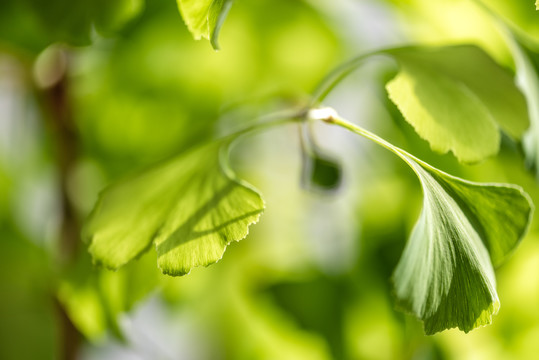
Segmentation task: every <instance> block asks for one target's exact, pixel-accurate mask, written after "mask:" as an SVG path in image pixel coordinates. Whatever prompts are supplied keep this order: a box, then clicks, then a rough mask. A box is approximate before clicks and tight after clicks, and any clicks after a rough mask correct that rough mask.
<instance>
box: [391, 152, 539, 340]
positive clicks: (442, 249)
mask: <svg viewBox="0 0 539 360" xmlns="http://www.w3.org/2000/svg"><path fill="white" fill-rule="evenodd" d="M402 154H403V156H404V157H406V159H407V162H408V163H409V164H410V166H411V167H412V168H413V169H414V171H415V172H416V174H417V175H418V177H419V179H420V181H421V184H422V187H423V194H424V200H423V209H422V211H421V215H420V218H419V220H418V222H417V224H416V225H415V227H414V230H413V231H412V234H411V236H410V239H409V241H408V243H407V245H406V247H405V250H404V253H403V255H402V257H401V260H400V261H399V264H398V265H397V268H396V269H395V273H394V283H395V291H396V294H397V297H398V299H399V305H400V306H401V307H402V308H404V309H405V310H407V311H409V312H411V313H413V314H415V315H416V316H417V317H418V318H420V319H421V320H423V321H424V325H425V332H426V333H427V334H433V333H435V332H438V331H442V330H444V329H449V328H453V327H458V328H459V329H460V330H463V331H465V332H468V331H470V330H472V329H474V328H476V327H478V326H481V325H487V324H490V323H491V321H492V315H494V314H496V313H497V311H498V308H499V300H498V295H497V293H496V279H495V275H494V270H493V266H492V264H494V265H499V264H501V263H502V262H503V260H504V259H505V258H506V256H507V255H508V254H510V253H511V252H512V251H513V250H514V249H515V247H516V246H517V245H518V243H519V242H520V239H521V238H522V236H523V235H524V233H525V232H526V229H527V227H528V223H529V221H530V220H531V214H532V205H531V201H530V199H529V197H528V196H527V195H526V194H525V193H524V192H523V191H522V189H520V188H519V187H517V186H511V185H502V184H482V183H473V182H469V181H466V180H463V179H459V178H456V177H454V176H451V175H448V174H445V173H443V172H441V171H439V170H437V169H435V168H433V167H431V166H429V165H427V164H425V163H423V162H421V161H417V160H414V159H412V158H411V157H409V156H407V155H406V154H405V153H402Z"/></svg>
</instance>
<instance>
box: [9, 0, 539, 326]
mask: <svg viewBox="0 0 539 360" xmlns="http://www.w3.org/2000/svg"><path fill="white" fill-rule="evenodd" d="M177 3H178V8H179V11H180V13H181V15H182V17H183V19H184V21H185V23H186V25H187V27H188V29H189V30H190V32H191V33H192V35H193V36H194V38H195V39H200V38H206V39H208V40H210V42H211V45H212V46H213V48H214V49H218V48H219V44H218V36H219V31H220V29H221V26H222V24H223V22H224V20H225V18H226V15H227V13H228V11H229V10H230V8H231V6H232V3H233V0H177ZM55 4H56V7H50V6H44V5H43V4H41V3H39V2H36V1H32V0H25V1H20V2H17V3H14V2H12V3H10V4H8V3H6V4H5V6H12V7H16V9H10V11H9V12H8V11H6V12H4V13H10V14H25V13H27V12H28V9H30V11H29V13H31V14H34V15H35V16H33V17H31V18H30V19H25V21H23V22H20V23H21V24H22V26H25V27H26V28H28V31H26V32H30V33H35V34H36V37H35V40H34V41H33V42H32V43H28V44H27V45H26V47H27V48H29V49H32V50H36V51H38V50H40V49H41V48H43V47H44V46H46V45H47V44H48V43H50V42H51V40H50V39H55V40H58V39H60V40H65V41H68V42H70V43H73V44H86V43H88V42H89V41H90V36H91V30H92V28H93V27H95V28H96V29H97V30H98V31H99V32H101V33H105V34H106V33H109V32H114V31H117V30H118V29H120V28H121V27H122V26H124V25H125V24H126V23H127V22H128V21H130V20H131V19H132V18H134V17H135V16H136V14H137V13H138V12H139V11H140V9H141V7H142V6H143V2H142V1H141V0H123V1H118V2H112V3H110V4H109V2H106V1H105V2H103V3H102V4H101V5H102V7H104V8H105V9H103V8H102V7H98V6H96V5H95V4H94V3H92V4H90V2H87V1H86V2H85V1H82V2H79V3H77V4H78V5H77V6H78V7H80V9H79V10H80V11H76V12H75V13H76V14H79V15H80V16H79V17H77V16H74V17H69V18H64V19H63V22H62V23H60V24H55V25H56V26H49V24H50V23H51V22H53V21H56V19H58V18H59V16H58V14H59V13H62V12H63V8H62V7H67V6H71V4H70V3H69V4H68V2H65V1H63V2H62V1H60V2H55ZM2 13H3V12H2V8H1V5H0V20H5V21H0V33H1V34H2V35H4V34H7V35H6V36H5V38H8V39H10V38H12V37H13V36H16V33H14V32H9V31H8V30H9V29H11V28H13V27H14V25H12V24H13V22H19V20H18V18H17V17H12V18H11V19H2V16H1V14H2ZM21 16H22V15H21ZM499 21H502V22H503V20H500V19H499ZM501 26H502V27H503V28H504V29H505V31H506V32H507V38H508V41H509V42H510V44H511V46H512V51H513V55H514V58H515V62H516V67H517V73H518V77H519V79H520V82H519V86H520V90H519V89H518V88H517V86H515V84H514V81H513V77H512V75H511V74H510V73H508V72H507V71H506V70H505V69H503V68H501V67H500V66H499V65H498V64H497V63H496V62H494V61H493V60H492V59H491V58H490V57H489V56H488V55H487V54H486V53H484V52H483V51H482V50H481V49H479V48H477V47H475V46H451V47H440V48H425V47H406V48H398V49H390V50H385V51H378V52H376V53H375V54H376V55H384V56H387V57H390V58H391V59H393V60H394V61H396V62H397V63H398V64H399V71H398V73H397V75H396V76H395V77H394V78H393V79H392V80H391V81H390V82H389V83H388V84H387V86H386V88H387V92H388V95H389V98H390V99H391V100H392V101H393V102H394V103H395V104H396V105H397V107H398V109H399V110H400V111H401V112H402V114H403V116H404V118H405V120H406V121H407V122H409V123H410V124H411V125H412V126H413V128H414V129H415V131H416V132H417V134H418V135H419V136H420V137H422V138H423V139H425V140H426V141H428V142H429V143H430V145H431V148H432V149H433V150H434V151H436V152H440V153H446V152H449V151H451V152H452V153H453V154H454V155H455V157H456V158H457V159H458V160H459V161H461V162H463V163H476V162H479V161H481V160H483V159H485V158H487V157H489V156H493V155H495V154H496V153H497V152H498V151H499V148H500V143H501V138H502V135H501V133H502V132H503V133H505V134H506V135H507V136H508V137H509V138H510V139H512V140H514V141H517V142H518V141H520V140H521V139H522V138H523V143H524V151H525V153H526V156H527V161H528V163H529V165H530V167H535V168H536V169H539V166H537V162H538V161H539V145H538V144H539V103H538V102H537V100H536V99H537V98H538V97H539V76H538V74H539V73H538V71H539V55H538V54H539V45H536V43H535V40H534V39H530V38H527V37H526V36H524V35H522V32H520V31H519V30H518V29H515V28H513V27H511V26H509V25H505V24H502V25H501ZM49 28H50V29H55V31H56V33H54V34H49V33H48V32H47V31H42V29H49ZM13 40H14V41H16V39H13ZM364 58H365V56H363V57H361V58H358V59H355V60H353V61H352V62H350V63H349V64H348V65H347V66H345V67H344V68H341V69H339V70H338V71H337V73H336V74H332V75H331V76H330V77H329V79H330V81H329V83H327V82H325V83H323V89H322V90H321V91H319V93H322V94H326V93H327V92H328V91H330V90H331V88H333V87H334V86H335V85H336V84H337V83H338V81H339V80H340V79H341V78H342V77H344V76H346V74H348V73H349V72H350V71H351V70H353V69H355V68H356V67H357V66H358V65H359V64H360V63H361V61H362V60H363V59H364ZM359 60H361V61H359ZM521 91H522V92H523V93H524V95H525V96H526V97H527V99H528V102H526V99H525V97H524V96H523V95H522V93H521ZM322 99H323V96H317V95H315V96H313V102H312V104H311V106H309V108H307V109H304V110H302V111H300V112H299V113H298V114H297V116H292V117H291V118H290V119H289V121H301V122H303V123H307V122H309V121H319V120H322V121H325V122H327V123H329V124H332V125H337V126H341V127H343V128H345V129H348V130H350V131H352V132H355V133H357V134H359V135H361V136H364V137H366V138H368V139H370V140H372V141H374V142H376V143H378V144H380V145H382V146H384V147H385V148H387V149H389V150H390V151H391V152H393V153H395V154H396V155H397V156H399V157H400V158H401V159H402V160H403V161H405V162H406V163H407V164H408V165H409V166H410V167H411V168H412V170H413V171H414V172H415V173H416V175H417V176H418V178H419V180H420V182H421V184H422V188H423V195H424V201H423V209H422V211H421V214H420V216H419V220H418V222H417V224H416V225H415V227H414V229H413V231H412V233H411V236H410V239H409V241H408V243H407V245H406V248H405V250H404V252H403V254H402V257H401V260H400V262H399V263H398V265H397V267H396V269H395V272H394V275H393V282H394V289H395V294H396V297H397V303H398V305H399V307H401V308H402V309H403V310H404V311H407V312H410V313H412V314H414V315H415V316H417V317H418V318H419V319H421V320H422V321H423V322H424V324H425V331H426V333H428V334H432V333H435V332H438V331H441V330H444V329H448V328H452V327H458V328H459V329H461V330H463V331H466V332H468V331H470V330H471V329H473V328H475V327H477V326H480V325H486V324H489V323H490V322H491V321H492V315H494V314H495V313H496V312H497V311H498V308H499V300H498V295H497V292H496V279H495V275H494V268H495V267H497V266H499V265H500V264H501V263H502V262H503V261H504V260H505V259H506V258H507V256H508V255H509V254H510V253H511V252H512V251H514V249H515V248H516V246H517V245H518V243H519V242H520V240H521V239H522V237H523V236H524V234H525V232H526V230H527V228H528V225H529V222H530V220H531V215H532V212H533V205H532V203H531V200H530V199H529V197H528V196H527V194H526V193H525V192H523V190H522V189H521V188H519V187H518V186H514V185H507V184H484V183H473V182H469V181H466V180H463V179H460V178H457V177H454V176H452V175H449V174H447V173H445V172H443V171H441V170H438V169H436V168H434V167H432V166H431V165H429V164H427V163H425V162H423V161H421V160H420V159H418V158H416V157H414V156H413V155H411V154H409V153H408V152H406V151H404V150H402V149H400V148H397V147H395V146H394V145H392V144H390V143H388V142H386V141H385V140H383V139H381V138H379V137H377V136H376V135H374V134H371V133H369V132H367V131H366V130H364V129H362V128H360V127H357V126H355V125H352V124H350V123H349V122H347V121H344V120H343V119H340V118H339V117H338V115H336V114H335V113H333V112H325V111H322V112H320V111H313V108H315V107H317V106H318V102H319V101H321V100H322ZM528 119H530V122H528ZM241 134H243V132H242V133H238V134H235V135H232V136H230V137H228V138H225V139H221V140H218V141H215V142H212V143H208V144H204V145H201V146H197V147H195V148H193V149H191V150H190V151H187V152H185V153H182V154H180V155H179V156H177V157H175V158H173V159H171V160H169V161H166V162H164V163H163V164H160V165H157V166H155V167H153V168H151V169H149V170H147V171H145V172H142V173H140V174H139V175H137V176H133V177H130V178H127V179H125V180H123V181H121V182H118V183H116V184H114V185H111V186H109V187H108V188H107V189H105V190H104V191H103V192H102V193H101V195H100V198H99V200H98V202H97V204H96V205H95V208H94V210H93V212H92V214H91V215H90V217H89V219H88V220H87V222H86V225H85V228H84V234H83V236H84V238H85V239H86V241H87V242H88V243H89V251H90V253H91V255H92V257H93V258H94V260H95V261H96V262H97V263H101V264H103V265H104V266H106V267H107V268H111V269H118V268H119V267H122V266H124V265H125V264H127V263H129V262H130V261H131V260H133V259H135V258H137V257H138V256H140V255H141V254H142V253H144V252H145V251H147V250H148V249H149V248H150V247H153V246H155V248H156V251H157V263H158V267H159V268H160V269H161V271H162V272H163V273H165V274H169V275H174V276H177V275H185V274H187V273H189V272H190V270H191V269H192V268H193V267H196V266H208V265H210V264H213V263H215V262H217V261H218V260H219V259H221V257H222V256H223V253H224V252H225V250H226V247H227V246H228V245H229V244H230V243H231V242H233V241H239V240H242V239H243V238H245V237H246V236H247V234H248V230H249V226H250V225H251V224H254V223H256V222H257V221H258V220H259V218H260V215H261V214H262V212H263V210H264V206H265V205H264V201H263V199H262V197H261V195H260V193H259V192H258V191H257V190H256V189H255V188H254V187H253V186H251V185H250V184H248V183H246V182H245V181H243V180H241V179H238V178H237V177H236V175H235V174H234V172H233V171H232V170H231V167H230V165H229V160H228V151H229V147H230V145H231V143H232V142H234V141H235V140H236V139H237V138H238V137H239V136H240V135H241ZM523 134H525V135H524V137H523ZM313 149H314V150H313ZM313 149H311V150H312V151H307V152H306V158H305V159H306V160H305V164H306V167H305V169H304V182H305V183H306V185H307V187H315V188H322V189H331V188H333V187H334V186H336V184H338V183H339V179H340V168H339V166H338V165H336V164H335V162H334V161H333V159H331V158H328V157H327V156H326V155H324V154H323V153H322V152H320V151H319V150H317V149H316V147H314V148H313ZM328 169H329V173H330V175H331V176H329V178H323V177H322V175H321V174H326V175H327V173H328V171H327V170H328ZM537 174H538V175H537V176H538V177H539V170H537ZM75 282H76V281H73V283H75ZM70 291H71V290H70V289H69V288H67V287H66V288H65V289H64V291H63V292H64V293H65V294H67V293H69V292H70ZM65 297H66V298H69V296H68V295H65Z"/></svg>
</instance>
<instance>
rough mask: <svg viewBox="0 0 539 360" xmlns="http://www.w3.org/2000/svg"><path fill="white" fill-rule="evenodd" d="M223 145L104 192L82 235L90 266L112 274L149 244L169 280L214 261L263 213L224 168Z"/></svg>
mask: <svg viewBox="0 0 539 360" xmlns="http://www.w3.org/2000/svg"><path fill="white" fill-rule="evenodd" d="M227 145H228V144H227V143H226V142H225V143H223V141H220V142H216V143H210V144H207V145H204V146H201V147H199V148H196V149H194V150H191V151H190V152H188V153H186V154H183V155H181V156H179V157H177V158H175V159H172V160H170V161H168V162H166V163H164V164H162V165H160V166H157V167H155V168H153V169H151V170H149V171H146V172H143V173H141V174H140V175H138V176H136V177H132V178H129V179H127V180H125V181H123V182H120V183H118V184H116V185H112V186H110V187H109V188H107V189H105V190H104V191H103V192H102V193H101V194H100V197H99V200H98V202H97V204H96V206H95V208H94V210H93V212H92V214H91V215H90V217H89V219H88V221H87V223H86V226H85V229H84V236H85V238H87V239H88V240H89V241H90V246H89V251H90V253H91V254H92V256H93V258H94V260H95V261H96V262H98V263H101V264H103V265H105V266H106V267H108V268H112V269H116V268H118V267H120V266H122V265H124V264H126V263H127V262H129V261H130V260H132V259H134V258H135V257H137V256H138V255H140V254H141V253H142V252H144V251H145V250H147V249H148V248H149V247H150V246H151V245H152V243H153V244H154V245H155V247H156V249H157V255H158V260H157V261H158V266H159V267H160V269H161V270H162V272H163V273H165V274H169V275H184V274H187V273H189V271H190V270H191V268H193V267H196V266H208V265H210V264H213V263H215V262H217V261H218V260H219V259H221V257H222V255H223V253H224V251H225V249H226V247H227V245H228V244H230V243H231V242H232V241H239V240H241V239H243V238H244V237H245V236H247V233H248V228H249V225H251V224H254V223H256V222H257V221H258V219H259V217H260V214H261V213H262V211H263V209H264V201H263V200H262V198H261V196H260V194H259V193H258V192H257V191H256V190H255V189H254V188H253V187H251V186H250V185H249V184H247V183H245V182H243V181H241V180H239V179H237V178H236V177H235V175H234V174H233V173H232V171H231V170H230V168H229V167H228V157H227V154H226V150H227V149H228V147H227Z"/></svg>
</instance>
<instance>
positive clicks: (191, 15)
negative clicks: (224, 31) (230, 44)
mask: <svg viewBox="0 0 539 360" xmlns="http://www.w3.org/2000/svg"><path fill="white" fill-rule="evenodd" d="M176 1H177V2H178V9H179V10H180V13H181V15H182V17H183V20H184V21H185V24H186V25H187V28H188V29H189V31H190V32H191V34H192V35H193V37H194V38H195V40H200V39H201V38H205V39H208V40H210V43H211V45H212V47H213V48H214V49H215V50H219V31H220V30H221V26H222V25H223V23H224V21H225V19H226V16H227V15H228V11H229V10H230V8H231V7H232V2H233V0H176Z"/></svg>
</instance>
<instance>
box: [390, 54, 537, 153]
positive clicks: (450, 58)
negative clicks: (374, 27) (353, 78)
mask: <svg viewBox="0 0 539 360" xmlns="http://www.w3.org/2000/svg"><path fill="white" fill-rule="evenodd" d="M384 53H387V54H389V55H391V56H392V57H393V58H394V59H395V60H397V62H398V63H399V65H400V71H399V73H398V74H397V76H396V77H395V78H394V79H393V80H391V81H390V82H389V83H388V84H387V91H388V93H389V97H390V98H391V100H392V101H393V102H394V103H395V104H396V105H397V107H398V108H399V110H400V111H401V112H402V114H403V115H404V118H405V119H406V121H408V122H409V123H410V124H411V125H412V126H413V127H414V128H415V130H416V132H417V133H418V134H419V136H421V137H422V138H423V139H425V140H427V141H428V142H429V143H430V145H431V147H432V149H433V150H435V151H438V152H440V153H446V152H448V151H452V152H453V153H454V154H455V156H456V157H457V158H458V159H459V160H460V161H462V162H466V163H473V162H478V161H480V160H483V159H484V158H486V157H488V156H491V155H494V154H496V153H497V152H498V149H499V144H500V135H499V127H501V129H503V130H504V131H505V132H506V133H507V134H508V135H510V136H511V137H513V138H515V139H519V138H520V136H521V135H522V133H523V132H524V131H525V130H526V128H527V127H528V115H527V108H526V102H525V100H524V97H523V96H522V94H521V93H520V91H519V90H518V88H517V87H516V86H515V84H514V82H513V79H512V77H511V75H510V74H509V73H508V72H506V71H505V70H504V69H502V68H501V67H500V66H499V65H497V64H496V63H495V62H494V61H493V60H492V59H491V58H490V57H489V56H488V55H487V54H486V53H485V52H483V51H482V50H480V49H479V48H478V47H475V46H471V45H469V46H468V45H466V46H448V47H441V48H402V49H396V50H390V51H386V52H384Z"/></svg>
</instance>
